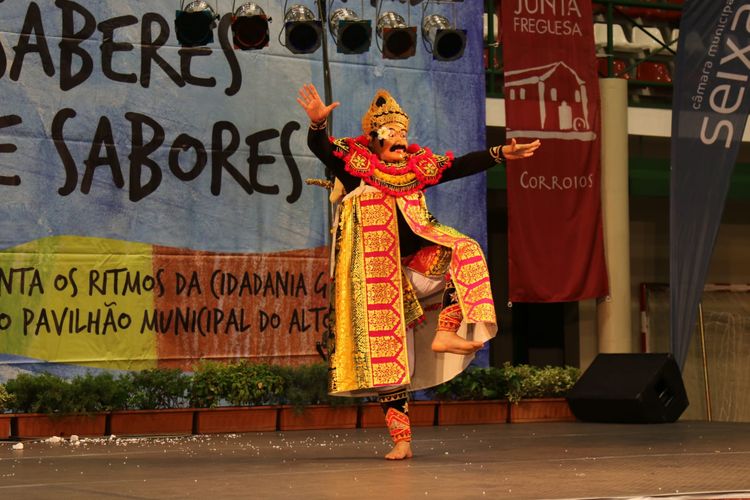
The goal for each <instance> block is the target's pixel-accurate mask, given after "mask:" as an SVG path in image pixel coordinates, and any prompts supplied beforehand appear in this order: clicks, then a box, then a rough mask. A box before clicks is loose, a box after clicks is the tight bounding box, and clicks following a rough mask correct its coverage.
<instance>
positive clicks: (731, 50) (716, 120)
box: [669, 0, 750, 367]
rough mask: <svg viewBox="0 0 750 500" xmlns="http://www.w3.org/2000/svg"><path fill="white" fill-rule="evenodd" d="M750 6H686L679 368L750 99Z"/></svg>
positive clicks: (737, 1)
mask: <svg viewBox="0 0 750 500" xmlns="http://www.w3.org/2000/svg"><path fill="white" fill-rule="evenodd" d="M748 50H750V0H721V1H718V0H717V1H711V2H704V1H699V0H688V1H686V2H685V4H684V6H683V10H682V19H681V21H680V38H679V46H678V50H677V64H676V68H675V76H674V78H673V80H674V82H675V86H674V96H673V103H672V108H673V111H672V177H671V186H670V219H669V220H670V242H669V246H670V258H669V262H670V268H669V277H670V330H671V342H672V352H673V353H674V356H675V359H676V360H677V362H678V364H679V365H680V366H681V367H682V366H683V365H684V363H685V359H686V358H687V354H688V349H689V347H690V339H691V337H692V334H693V331H694V330H695V323H696V319H697V314H698V303H699V302H700V300H701V293H702V292H703V286H704V284H705V282H706V274H707V273H708V268H709V264H710V262H711V254H712V253H713V248H714V244H715V243H716V236H717V234H718V231H719V225H720V223H721V214H722V212H723V211H724V201H725V199H726V196H727V192H728V190H729V184H730V180H731V176H732V170H734V163H735V160H736V159H737V153H738V149H739V146H740V142H741V141H742V134H743V132H744V130H745V123H746V121H747V116H748V112H750V96H748V95H747V83H748V79H750V59H748V56H747V52H748Z"/></svg>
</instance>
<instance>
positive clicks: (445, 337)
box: [432, 330, 484, 354]
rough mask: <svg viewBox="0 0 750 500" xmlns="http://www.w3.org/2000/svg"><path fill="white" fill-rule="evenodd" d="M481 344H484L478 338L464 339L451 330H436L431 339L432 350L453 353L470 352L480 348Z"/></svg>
mask: <svg viewBox="0 0 750 500" xmlns="http://www.w3.org/2000/svg"><path fill="white" fill-rule="evenodd" d="M482 345H484V344H483V343H482V342H479V341H478V340H466V339H464V338H462V337H459V336H458V335H457V334H455V333H453V332H446V331H443V330H438V331H437V333H435V338H434V339H433V341H432V350H433V351H435V352H452V353H453V354H471V353H473V352H476V351H478V350H479V349H481V348H482Z"/></svg>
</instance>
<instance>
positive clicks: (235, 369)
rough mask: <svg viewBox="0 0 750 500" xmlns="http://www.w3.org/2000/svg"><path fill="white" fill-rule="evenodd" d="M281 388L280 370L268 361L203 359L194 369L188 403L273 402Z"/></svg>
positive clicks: (194, 404) (238, 404)
mask: <svg viewBox="0 0 750 500" xmlns="http://www.w3.org/2000/svg"><path fill="white" fill-rule="evenodd" d="M284 388H285V380H284V378H283V376H282V372H281V370H280V369H278V368H274V367H272V366H269V365H264V364H257V363H250V362H248V361H246V360H243V361H241V362H239V363H230V364H226V363H218V362H215V361H202V362H201V363H199V364H198V365H197V366H196V368H195V372H194V373H193V377H192V381H191V384H190V403H191V404H192V405H193V406H195V407H198V408H214V407H217V406H220V405H221V404H222V402H224V401H225V402H227V403H228V404H230V405H232V406H246V405H266V404H274V403H278V402H279V400H280V399H281V396H282V395H283V394H284Z"/></svg>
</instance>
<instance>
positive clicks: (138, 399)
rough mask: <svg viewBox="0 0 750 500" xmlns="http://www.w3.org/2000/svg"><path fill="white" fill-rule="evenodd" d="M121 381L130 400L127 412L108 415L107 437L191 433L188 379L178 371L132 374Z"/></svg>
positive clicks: (145, 371)
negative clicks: (111, 435) (112, 435)
mask: <svg viewBox="0 0 750 500" xmlns="http://www.w3.org/2000/svg"><path fill="white" fill-rule="evenodd" d="M120 380H121V383H122V384H124V385H125V386H126V387H127V388H128V390H129V397H128V399H127V402H126V405H125V408H126V409H124V410H118V411H113V412H112V413H111V414H110V421H109V428H108V433H109V434H115V435H144V434H192V433H193V410H192V409H190V408H186V406H187V402H188V399H187V393H188V387H189V384H190V378H189V377H188V376H187V375H185V374H184V373H182V372H181V371H180V370H179V369H177V368H174V369H167V368H154V369H150V370H143V371H137V372H131V373H128V374H126V375H123V376H122V377H121V378H120Z"/></svg>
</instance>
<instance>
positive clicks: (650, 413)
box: [567, 354, 688, 423]
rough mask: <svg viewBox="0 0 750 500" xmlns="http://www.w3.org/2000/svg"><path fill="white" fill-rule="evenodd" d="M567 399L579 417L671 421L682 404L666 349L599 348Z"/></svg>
mask: <svg viewBox="0 0 750 500" xmlns="http://www.w3.org/2000/svg"><path fill="white" fill-rule="evenodd" d="M567 399H568V404H569V405H570V409H571V411H572V412H573V414H574V415H575V416H576V417H577V418H578V419H579V420H583V421H584V422H620V423H660V422H674V421H675V420H677V419H678V418H680V415H682V412H683V411H685V408H687V406H688V398H687V393H686V392H685V386H684V385H683V383H682V375H681V374H680V368H679V367H678V366H677V363H676V362H675V360H674V358H673V357H672V355H671V354H599V355H598V356H597V357H596V358H595V359H594V362H593V363H591V366H590V367H589V368H588V370H586V371H585V372H584V374H583V375H582V376H581V378H580V379H579V380H578V382H576V384H575V385H574V386H573V387H572V388H571V389H570V391H568V395H567Z"/></svg>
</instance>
